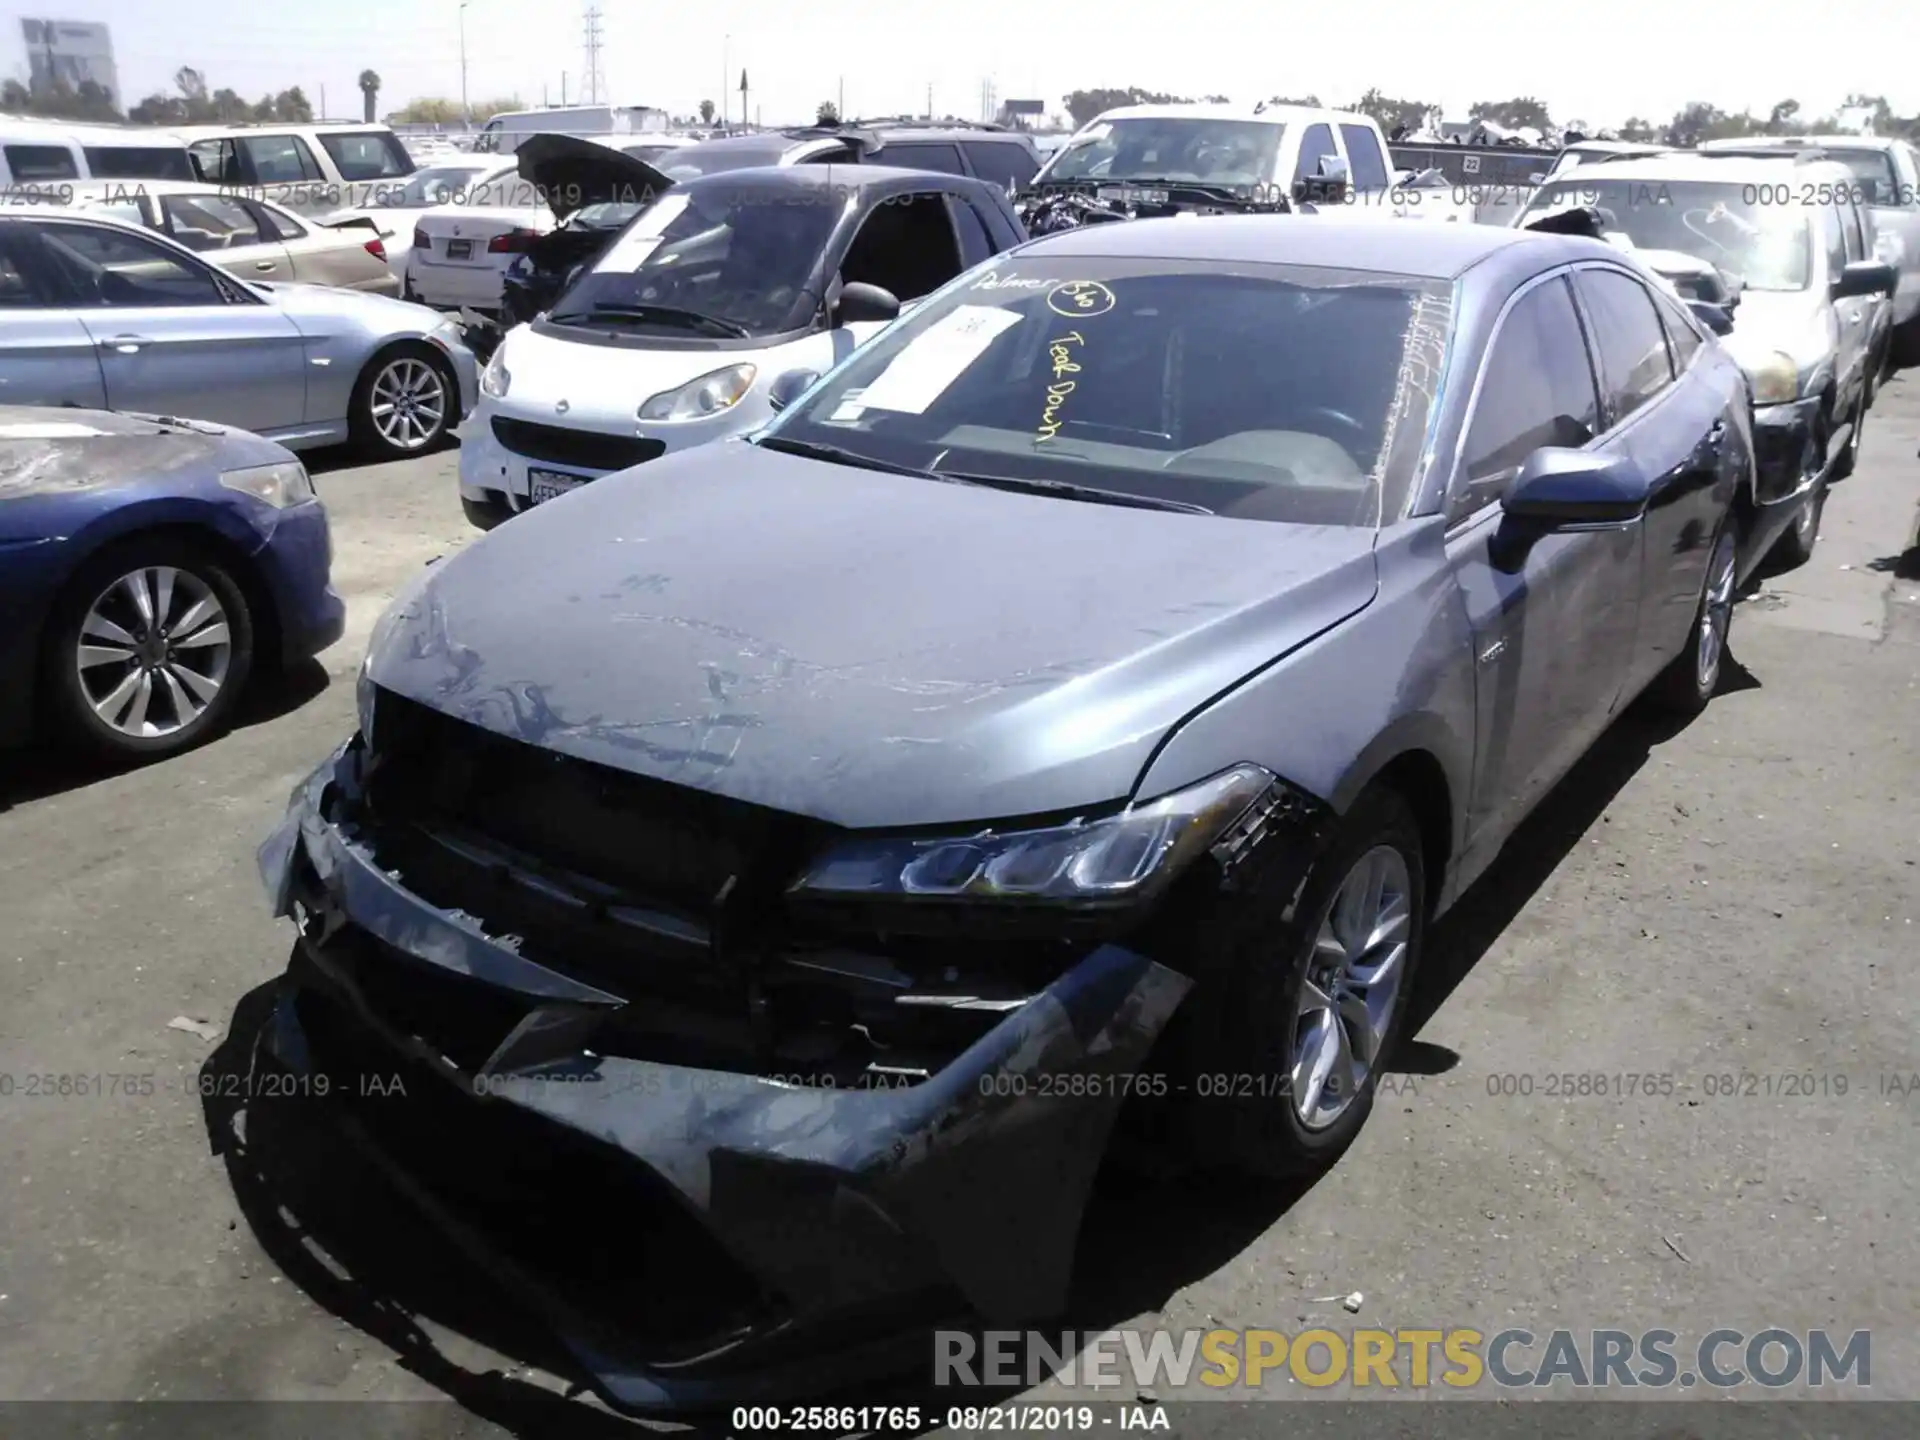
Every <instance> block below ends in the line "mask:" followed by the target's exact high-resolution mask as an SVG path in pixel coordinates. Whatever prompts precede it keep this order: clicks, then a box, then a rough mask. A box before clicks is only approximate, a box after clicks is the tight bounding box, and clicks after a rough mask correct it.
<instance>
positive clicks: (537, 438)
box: [493, 415, 667, 470]
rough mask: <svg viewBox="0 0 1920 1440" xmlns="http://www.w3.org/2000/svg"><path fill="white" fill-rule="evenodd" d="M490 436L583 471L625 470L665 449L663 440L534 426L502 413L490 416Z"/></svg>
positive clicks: (530, 454)
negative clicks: (491, 426) (491, 428)
mask: <svg viewBox="0 0 1920 1440" xmlns="http://www.w3.org/2000/svg"><path fill="white" fill-rule="evenodd" d="M493 438H494V439H496V440H498V441H499V442H500V443H501V444H502V445H504V446H506V447H507V449H509V450H511V451H513V453H514V454H516V455H520V456H524V457H525V458H526V459H528V460H546V461H549V462H550V463H552V464H555V465H577V466H579V467H580V468H581V469H583V470H624V469H626V468H627V467H628V466H629V465H641V464H645V463H646V462H647V461H649V460H657V459H659V458H660V457H661V456H662V455H664V454H665V453H666V450H667V446H666V442H665V441H663V440H649V439H646V438H644V437H642V436H639V435H604V434H601V433H599V432H598V431H593V430H569V429H566V428H565V427H563V426H559V425H536V424H535V423H534V422H533V421H531V420H510V419H508V418H507V417H506V416H504V415H496V416H494V417H493Z"/></svg>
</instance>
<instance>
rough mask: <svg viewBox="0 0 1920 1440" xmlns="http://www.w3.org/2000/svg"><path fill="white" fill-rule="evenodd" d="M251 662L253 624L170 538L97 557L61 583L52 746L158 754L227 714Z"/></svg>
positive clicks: (229, 585) (179, 746)
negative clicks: (71, 744)
mask: <svg viewBox="0 0 1920 1440" xmlns="http://www.w3.org/2000/svg"><path fill="white" fill-rule="evenodd" d="M252 661H253V619H252V615H251V613H250V611H249V610H248V607H247V602H246V597H245V595H244V593H243V592H242V591H241V589H240V587H239V586H238V585H237V584H235V583H234V581H233V578H232V577H231V576H229V575H228V574H227V573H226V571H224V570H223V569H221V568H220V567H219V566H217V565H215V564H213V563H212V562H211V560H210V559H209V558H208V557H206V556H204V555H202V554H200V553H199V552H198V551H196V550H195V549H194V548H193V547H191V546H189V545H186V544H183V543H181V542H180V541H177V540H175V539H173V538H171V537H160V538H156V539H154V540H151V541H142V540H138V539H136V540H133V541H130V542H126V543H123V544H121V545H117V546H115V547H113V549H111V550H109V551H106V552H104V553H102V554H101V555H98V556H95V557H94V558H93V560H92V561H90V562H89V563H88V564H87V565H85V566H84V567H82V569H81V571H80V573H79V574H78V575H76V576H75V577H74V579H73V581H72V582H71V583H70V584H69V585H68V586H67V589H66V591H65V592H64V594H63V597H62V601H61V604H60V607H59V610H58V612H57V615H56V618H55V621H54V625H53V629H52V631H51V633H50V636H49V640H48V646H47V667H48V676H47V678H48V693H49V696H50V698H51V702H52V707H53V710H54V712H55V713H54V716H53V719H54V722H55V725H56V727H57V731H58V738H61V739H64V740H67V741H70V742H77V743H79V744H80V745H82V746H84V747H86V748H88V749H91V750H94V751H96V752H101V753H105V754H109V755H116V756H120V757H135V756H138V757H155V756H160V755H169V754H173V753H174V752H176V751H179V750H184V749H187V748H189V747H190V746H193V745H196V744H198V743H199V742H200V741H202V740H204V739H206V738H208V737H210V736H211V735H213V734H214V733H215V732H217V731H218V730H219V729H220V728H221V727H222V725H223V724H224V723H225V721H226V720H227V719H228V717H229V716H230V715H231V713H232V710H233V705H234V703H235V700H236V699H237V698H238V694H239V691H240V689H241V687H242V686H243V685H244V684H245V683H246V678H247V674H248V672H249V671H250V670H251V668H252Z"/></svg>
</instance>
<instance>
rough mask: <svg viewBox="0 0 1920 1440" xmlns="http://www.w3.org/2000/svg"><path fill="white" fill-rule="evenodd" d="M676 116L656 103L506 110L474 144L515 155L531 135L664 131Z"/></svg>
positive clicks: (490, 151) (494, 152)
mask: <svg viewBox="0 0 1920 1440" xmlns="http://www.w3.org/2000/svg"><path fill="white" fill-rule="evenodd" d="M671 120H672V117H671V116H669V115H668V114H667V112H666V111H664V110H660V109H656V108H655V107H654V106H652V105H559V106H552V107H549V108H547V109H544V110H503V111H501V112H500V114H498V115H495V116H494V117H493V118H492V119H490V120H488V121H487V123H486V124H485V125H482V126H481V127H480V134H479V137H478V138H477V139H476V140H475V141H474V142H473V148H474V149H475V150H477V151H480V152H482V153H484V154H488V155H511V154H512V153H513V152H514V151H515V150H517V149H518V148H519V147H520V142H521V141H522V140H524V139H526V138H527V136H529V135H641V134H654V133H664V132H665V131H666V129H667V126H668V125H669V124H670V123H671Z"/></svg>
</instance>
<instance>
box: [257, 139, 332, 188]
mask: <svg viewBox="0 0 1920 1440" xmlns="http://www.w3.org/2000/svg"><path fill="white" fill-rule="evenodd" d="M240 146H241V148H242V149H244V150H245V151H246V152H247V159H248V160H250V161H252V162H253V178H254V179H255V180H257V181H259V182H261V183H262V184H267V185H287V184H296V183H298V182H299V181H302V180H319V179H322V178H324V177H323V174H322V172H321V169H320V162H319V161H318V160H315V159H314V158H313V152H312V151H311V150H309V149H308V148H307V142H306V141H304V140H302V139H301V138H300V137H299V136H298V135H248V136H245V137H243V138H242V139H241V141H240Z"/></svg>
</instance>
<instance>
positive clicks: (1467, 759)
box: [1330, 710, 1473, 893]
mask: <svg viewBox="0 0 1920 1440" xmlns="http://www.w3.org/2000/svg"><path fill="white" fill-rule="evenodd" d="M1416 752H1424V753H1426V754H1428V755H1431V756H1432V757H1433V758H1434V759H1435V760H1437V761H1438V762H1439V764H1440V769H1441V772H1442V773H1443V774H1444V775H1445V776H1446V780H1447V820H1448V827H1447V853H1448V854H1449V855H1458V854H1459V853H1460V851H1461V847H1462V846H1463V845H1464V844H1465V842H1466V829H1467V806H1466V803H1465V802H1466V798H1467V796H1468V795H1469V794H1470V793H1471V787H1472V785H1473V747H1472V743H1471V740H1470V737H1469V736H1466V735H1462V734H1461V733H1460V731H1459V730H1458V729H1457V728H1456V727H1455V726H1453V725H1450V724H1449V723H1448V722H1447V721H1446V720H1444V719H1443V718H1441V716H1440V715H1439V714H1437V713H1435V712H1434V711H1431V710H1417V711H1412V712H1409V713H1408V714H1404V715H1401V716H1398V717H1396V718H1395V719H1394V720H1393V721H1392V722H1390V723H1389V724H1388V726H1387V728H1386V729H1385V730H1382V731H1381V732H1380V733H1379V734H1378V735H1376V736H1375V737H1374V738H1373V740H1372V742H1371V743H1370V744H1368V745H1367V747H1366V748H1365V749H1364V750H1362V751H1361V752H1360V754H1359V755H1358V756H1357V757H1356V758H1355V759H1354V762H1353V764H1352V765H1351V766H1350V767H1348V769H1347V773H1346V774H1345V775H1344V776H1342V777H1341V780H1340V783H1339V784H1338V785H1336V786H1335V787H1334V791H1333V795H1332V796H1331V797H1330V800H1331V804H1332V805H1333V808H1334V810H1335V811H1337V812H1338V813H1340V814H1345V813H1346V812H1347V810H1348V809H1349V808H1351V807H1352V805H1353V802H1354V801H1355V800H1358V799H1359V798H1360V796H1361V793H1362V792H1363V791H1365V790H1366V788H1367V787H1368V786H1369V785H1371V784H1372V783H1373V782H1374V781H1375V780H1377V779H1378V778H1379V777H1380V774H1381V772H1382V771H1384V770H1385V769H1386V768H1387V767H1388V766H1389V765H1391V764H1393V762H1394V761H1396V760H1398V759H1399V758H1400V757H1401V756H1403V755H1409V754H1413V753H1416ZM1431 879H1432V881H1433V886H1432V888H1433V889H1434V890H1435V891H1436V893H1437V892H1438V889H1439V879H1440V877H1438V876H1434V877H1431Z"/></svg>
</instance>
